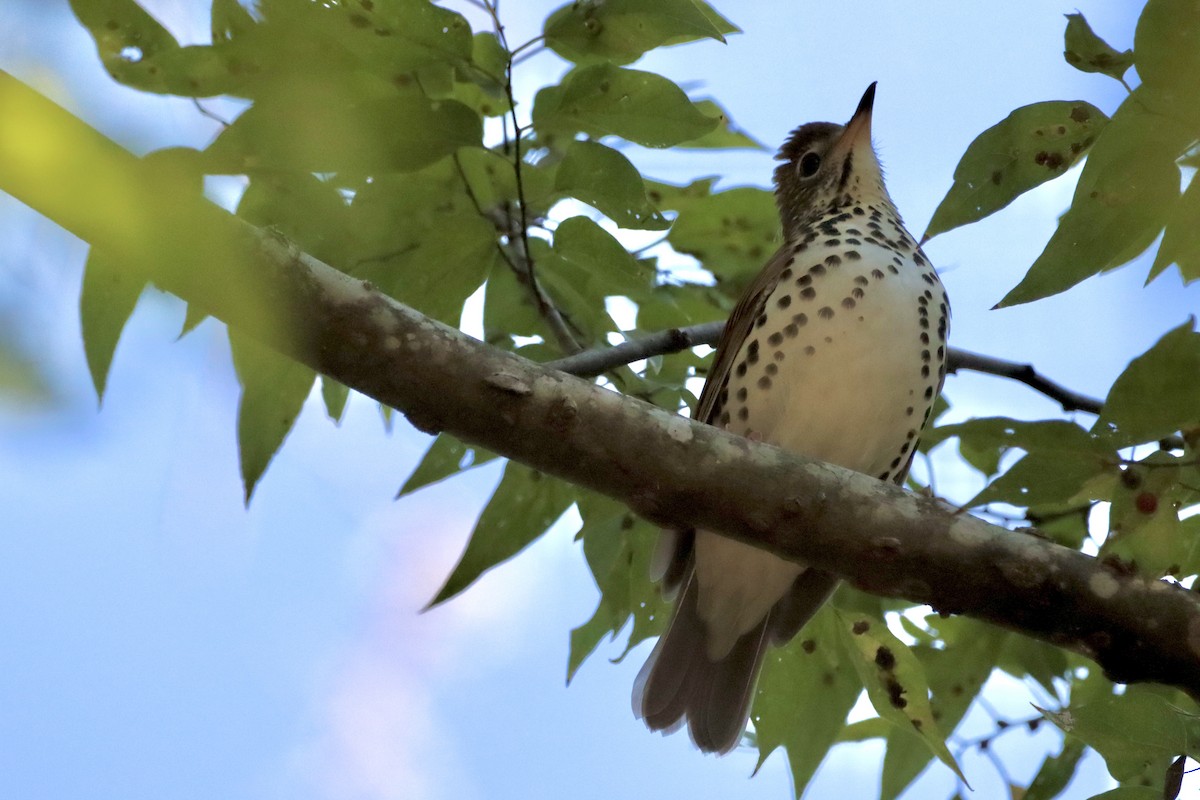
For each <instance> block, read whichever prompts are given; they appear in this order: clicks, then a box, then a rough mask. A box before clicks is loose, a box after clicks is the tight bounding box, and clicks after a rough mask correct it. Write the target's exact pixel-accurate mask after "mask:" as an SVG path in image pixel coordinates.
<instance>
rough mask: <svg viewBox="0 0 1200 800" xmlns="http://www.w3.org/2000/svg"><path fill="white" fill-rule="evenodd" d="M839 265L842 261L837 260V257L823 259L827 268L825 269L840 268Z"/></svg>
mask: <svg viewBox="0 0 1200 800" xmlns="http://www.w3.org/2000/svg"><path fill="white" fill-rule="evenodd" d="M841 264H842V259H840V258H838V257H837V256H826V257H825V266H827V267H839V266H841Z"/></svg>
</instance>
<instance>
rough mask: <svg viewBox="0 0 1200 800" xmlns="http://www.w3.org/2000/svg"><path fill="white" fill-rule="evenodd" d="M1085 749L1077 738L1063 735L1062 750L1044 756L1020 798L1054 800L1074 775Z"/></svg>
mask: <svg viewBox="0 0 1200 800" xmlns="http://www.w3.org/2000/svg"><path fill="white" fill-rule="evenodd" d="M1086 749H1087V748H1086V746H1085V745H1084V743H1083V742H1081V741H1079V740H1078V739H1072V738H1070V737H1067V736H1064V737H1063V742H1062V750H1060V751H1059V753H1058V755H1056V756H1047V757H1046V759H1045V760H1044V761H1043V762H1042V766H1041V768H1040V769H1038V771H1037V774H1036V775H1034V776H1033V781H1032V782H1031V783H1030V784H1029V788H1028V789H1026V790H1025V796H1024V797H1023V798H1021V800H1054V798H1055V797H1058V795H1059V794H1060V793H1061V792H1062V790H1063V789H1065V788H1067V784H1068V783H1070V782H1071V778H1072V777H1074V775H1075V767H1076V766H1078V765H1079V759H1080V758H1082V757H1083V753H1084V750H1086Z"/></svg>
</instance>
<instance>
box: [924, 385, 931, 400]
mask: <svg viewBox="0 0 1200 800" xmlns="http://www.w3.org/2000/svg"><path fill="white" fill-rule="evenodd" d="M925 399H926V400H932V399H933V387H932V386H926V387H925Z"/></svg>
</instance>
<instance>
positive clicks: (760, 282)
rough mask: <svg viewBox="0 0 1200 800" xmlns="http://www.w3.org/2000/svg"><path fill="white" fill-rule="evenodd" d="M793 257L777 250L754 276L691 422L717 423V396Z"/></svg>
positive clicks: (731, 321) (720, 345)
mask: <svg viewBox="0 0 1200 800" xmlns="http://www.w3.org/2000/svg"><path fill="white" fill-rule="evenodd" d="M790 258H791V248H789V247H786V246H785V247H781V248H780V249H779V250H777V251H776V252H775V255H773V256H771V260H770V261H768V262H767V264H766V266H764V267H763V268H762V269H761V270H760V271H759V273H758V274H757V275H755V276H754V280H752V281H751V282H750V285H749V286H747V287H746V291H745V292H744V293H743V294H742V298H741V299H740V300H738V303H737V305H736V306H734V308H733V313H732V314H730V315H729V321H728V322H726V323H725V330H724V331H723V332H722V333H721V338H720V340H719V341H718V342H717V354H716V355H715V356H714V357H713V362H712V366H711V367H709V369H708V378H707V379H706V380H705V381H704V389H703V390H702V391H701V392H700V401H699V402H698V403H697V404H696V409H695V411H694V412H693V413H692V419H697V420H700V421H701V422H707V423H709V424H713V423H714V422H715V417H716V416H717V414H719V413H720V409H719V408H717V397H719V396H720V394H721V389H722V388H723V387H724V386H725V384H726V381H727V379H728V377H729V371H730V370H731V369H733V364H734V361H735V360H736V359H737V355H738V353H739V352H741V349H742V343H743V342H744V341H746V337H747V336H748V335H749V334H750V330H751V328H753V327H754V321H755V320H756V319H757V318H758V315H759V314H761V313H762V309H763V305H764V304H765V303H766V302H767V297H769V296H770V294H771V290H772V289H774V288H775V284H776V283H777V282H778V281H779V273H780V272H782V271H783V268H784V266H786V264H787V262H788V260H789V259H790Z"/></svg>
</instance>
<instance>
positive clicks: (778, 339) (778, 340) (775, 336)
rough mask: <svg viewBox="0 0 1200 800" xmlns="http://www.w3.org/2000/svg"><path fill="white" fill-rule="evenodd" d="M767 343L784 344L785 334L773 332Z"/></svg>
mask: <svg viewBox="0 0 1200 800" xmlns="http://www.w3.org/2000/svg"><path fill="white" fill-rule="evenodd" d="M767 344H769V345H771V346H772V347H779V345H781V344H783V334H782V333H780V332H779V331H775V333H772V334H771V335H770V336H768V337H767ZM925 355H926V356H928V355H929V351H928V350H926V351H925ZM925 360H926V361H928V360H929V359H928V358H926V359H925Z"/></svg>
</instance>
